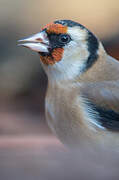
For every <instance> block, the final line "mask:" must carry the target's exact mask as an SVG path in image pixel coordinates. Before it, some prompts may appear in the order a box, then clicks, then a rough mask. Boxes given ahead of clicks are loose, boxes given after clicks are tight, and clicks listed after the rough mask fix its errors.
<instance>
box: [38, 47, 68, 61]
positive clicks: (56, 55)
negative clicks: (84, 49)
mask: <svg viewBox="0 0 119 180" xmlns="http://www.w3.org/2000/svg"><path fill="white" fill-rule="evenodd" d="M63 51H64V49H63V48H56V49H54V50H53V51H52V56H41V55H40V58H41V61H42V62H43V63H44V64H45V65H53V64H55V63H56V62H58V61H60V60H61V59H62V55H63Z"/></svg>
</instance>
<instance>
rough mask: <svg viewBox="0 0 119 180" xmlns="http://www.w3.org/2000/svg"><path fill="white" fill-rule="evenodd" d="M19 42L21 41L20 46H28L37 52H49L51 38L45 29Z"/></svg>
mask: <svg viewBox="0 0 119 180" xmlns="http://www.w3.org/2000/svg"><path fill="white" fill-rule="evenodd" d="M18 42H20V44H18V45H19V46H24V47H27V48H29V49H31V50H33V51H36V52H49V51H48V49H49V47H50V46H49V40H48V37H47V34H46V32H45V31H41V32H40V33H37V34H34V35H32V36H30V37H28V38H25V39H21V40H19V41H18Z"/></svg>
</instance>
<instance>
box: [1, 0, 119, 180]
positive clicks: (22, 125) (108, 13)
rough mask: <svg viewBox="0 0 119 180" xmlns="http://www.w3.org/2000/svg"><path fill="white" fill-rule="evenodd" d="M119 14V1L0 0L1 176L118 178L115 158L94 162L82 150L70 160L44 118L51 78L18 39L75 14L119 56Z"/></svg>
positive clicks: (73, 18) (106, 46) (75, 18)
mask: <svg viewBox="0 0 119 180" xmlns="http://www.w3.org/2000/svg"><path fill="white" fill-rule="evenodd" d="M118 17H119V1H118V0H100V1H98V0H89V1H87V0H83V1H81V0H73V1H68V0H60V1H57V0H25V1H24V0H0V180H4V179H5V180H7V179H15V180H19V179H23V180H24V179H25V180H27V179H29V180H30V179H31V180H32V179H35V180H36V179H40V180H42V179H43V180H45V179H46V180H47V179H61V178H62V179H79V178H80V179H86V178H88V179H89V178H90V179H98V178H104V179H116V178H117V179H118V178H119V173H118V169H119V163H118V162H117V161H116V160H115V159H116V158H115V159H113V160H112V159H111V161H110V162H111V163H112V162H113V163H112V164H111V165H112V166H110V167H109V166H107V164H108V165H109V164H110V163H107V164H103V165H101V164H100V165H99V164H98V163H97V164H98V165H97V167H96V166H95V163H92V161H91V160H89V159H87V157H85V158H82V155H81V154H82V152H80V153H79V159H80V161H79V162H78V164H76V166H74V165H72V163H71V162H72V159H70V158H69V157H70V155H68V157H67V155H66V154H65V153H66V151H67V150H66V149H65V148H64V147H63V145H61V144H60V142H59V141H58V140H57V139H56V138H55V137H54V136H53V135H52V133H51V131H50V130H49V128H48V127H47V124H46V121H45V117H44V97H45V92H46V87H47V77H46V75H45V73H44V71H43V69H42V67H41V65H40V59H39V55H38V54H37V53H35V52H32V51H29V50H28V49H24V48H22V47H18V46H17V40H18V39H21V38H23V37H25V36H28V35H31V34H34V33H37V32H39V31H40V28H41V27H42V26H44V25H45V24H47V23H49V22H52V21H54V20H57V19H72V20H74V21H77V22H79V23H81V24H83V25H85V26H86V27H87V28H88V29H90V30H91V31H92V32H94V33H95V34H96V35H97V36H98V37H99V38H100V39H101V40H102V42H103V45H104V47H105V49H106V50H107V52H108V53H109V54H110V55H112V56H113V57H115V58H117V59H119V50H118V49H119V20H118ZM62 153H63V154H62ZM64 157H65V158H64ZM66 157H67V158H68V162H67V158H66ZM109 157H110V156H109ZM109 157H107V159H108V158H109ZM64 159H65V160H64ZM90 163H92V166H90ZM69 164H70V166H69ZM74 167H76V168H74ZM77 167H78V168H77ZM91 167H92V168H91ZM68 168H69V169H70V170H71V171H70V172H71V174H70V173H69V174H68V172H69V170H68ZM94 168H96V169H95V170H94ZM109 168H110V169H109ZM84 169H85V170H84ZM65 170H66V172H65ZM100 172H101V173H100ZM74 174H75V176H74Z"/></svg>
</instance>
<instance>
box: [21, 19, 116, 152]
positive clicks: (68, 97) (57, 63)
mask: <svg viewBox="0 0 119 180" xmlns="http://www.w3.org/2000/svg"><path fill="white" fill-rule="evenodd" d="M19 45H20V46H24V47H27V48H29V49H31V50H33V51H36V52H38V54H39V56H40V62H41V64H42V67H43V69H44V71H45V73H46V75H47V77H48V87H47V93H46V97H45V114H46V120H47V122H48V125H49V127H50V128H51V130H52V131H53V133H54V134H55V135H56V136H57V138H59V139H60V141H61V142H62V143H63V144H65V145H66V146H68V147H71V148H79V147H81V146H82V145H88V146H90V147H93V146H94V147H95V146H99V147H101V148H105V147H106V148H108V149H111V148H112V149H118V150H119V62H118V61H117V60H116V59H114V58H113V57H111V56H109V55H108V53H107V52H106V51H105V49H104V47H103V45H102V43H101V41H100V40H99V38H98V37H97V36H95V35H94V34H93V33H92V32H91V31H90V30H88V29H87V28H86V27H85V26H83V25H81V24H80V23H78V22H74V21H72V20H56V21H54V22H52V23H49V24H47V25H46V26H44V27H43V28H42V29H41V30H40V32H39V33H36V34H34V35H31V36H29V37H27V38H24V39H21V40H19Z"/></svg>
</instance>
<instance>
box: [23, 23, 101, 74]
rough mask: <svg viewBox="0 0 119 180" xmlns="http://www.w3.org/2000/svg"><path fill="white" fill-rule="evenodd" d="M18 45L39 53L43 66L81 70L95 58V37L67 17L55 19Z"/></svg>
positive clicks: (87, 66)
mask: <svg viewBox="0 0 119 180" xmlns="http://www.w3.org/2000/svg"><path fill="white" fill-rule="evenodd" d="M20 42H25V43H24V44H21V45H22V46H24V47H28V48H30V49H32V50H33V51H37V52H38V53H39V55H40V59H41V62H42V64H43V66H45V68H46V67H47V68H48V67H50V69H51V67H52V69H57V70H59V71H61V69H70V68H71V69H72V67H74V66H75V67H77V68H78V70H79V71H80V72H82V71H85V70H86V69H88V68H89V67H91V66H92V64H93V63H94V62H95V61H96V60H97V59H98V50H99V44H100V43H99V40H98V39H97V38H96V37H95V36H94V35H93V33H91V32H90V31H89V30H88V29H87V28H85V27H84V26H82V25H81V24H79V23H76V22H73V21H71V20H57V21H55V22H53V23H50V24H48V25H46V26H45V27H44V28H42V30H41V31H40V32H39V33H37V34H35V35H33V36H31V37H28V38H26V39H22V40H20Z"/></svg>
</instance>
